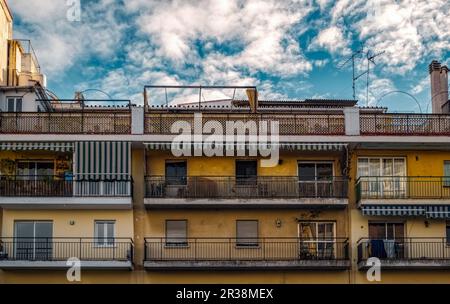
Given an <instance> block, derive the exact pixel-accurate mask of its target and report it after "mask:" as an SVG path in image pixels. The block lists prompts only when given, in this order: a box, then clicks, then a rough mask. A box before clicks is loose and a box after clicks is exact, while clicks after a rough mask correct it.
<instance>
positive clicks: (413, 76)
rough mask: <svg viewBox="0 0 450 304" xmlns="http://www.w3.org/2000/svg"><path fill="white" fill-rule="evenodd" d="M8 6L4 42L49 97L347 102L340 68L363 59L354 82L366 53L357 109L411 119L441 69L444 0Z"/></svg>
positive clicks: (60, 1)
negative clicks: (247, 92) (20, 52)
mask: <svg viewBox="0 0 450 304" xmlns="http://www.w3.org/2000/svg"><path fill="white" fill-rule="evenodd" d="M8 4H9V6H10V8H11V10H12V12H13V15H14V37H15V38H24V39H31V40H32V44H33V47H34V49H35V51H36V54H37V57H38V59H39V63H40V65H41V69H42V71H43V72H44V73H45V74H46V75H47V84H48V89H50V90H51V91H53V92H54V93H55V94H56V95H57V96H58V97H59V98H73V97H74V92H75V91H84V90H88V89H98V90H102V91H104V92H106V93H107V94H109V96H112V97H113V98H117V99H122V98H124V99H131V100H133V102H135V103H138V104H142V102H143V97H142V92H143V87H144V85H152V84H160V85H189V84H195V85H255V86H257V88H258V92H259V96H260V97H259V98H260V99H283V100H285V99H286V100H288V99H289V100H292V99H306V98H336V99H352V95H353V91H352V64H351V61H349V62H347V63H346V64H344V63H345V62H346V61H347V59H349V58H350V57H351V55H352V54H353V53H354V52H356V51H358V50H362V55H359V56H358V57H356V59H355V65H356V67H355V73H356V75H359V74H361V73H364V72H365V71H367V60H366V56H367V55H366V54H367V52H369V54H371V55H373V54H378V53H382V54H380V55H379V56H377V57H376V58H375V59H374V63H370V73H369V83H370V86H369V94H368V98H367V90H366V89H367V86H366V75H363V76H361V77H360V78H359V79H358V80H357V81H356V99H358V105H360V106H366V105H369V106H385V107H389V109H390V111H391V112H408V113H412V112H415V113H420V112H430V111H431V104H430V103H431V101H430V98H431V96H430V85H429V75H428V64H429V63H430V62H431V60H433V59H436V60H439V61H441V62H442V63H443V64H445V63H446V64H448V65H450V31H449V28H450V18H448V12H449V11H450V1H448V0H353V1H351V0H337V1H331V0H316V1H312V0H285V1H275V0H210V1H207V0H197V1H189V0H165V1H149V0H126V1H125V0H96V1H94V0H81V1H77V0H39V1H29V0H9V1H8ZM78 7H79V8H80V10H79V11H78V10H77V8H78ZM78 17H79V18H78ZM400 92H401V93H400ZM154 94H155V96H159V95H158V94H160V92H158V93H154ZM226 94H228V93H226ZM85 96H86V97H87V98H105V96H103V95H102V94H101V93H99V92H96V91H92V90H90V91H86V93H85ZM150 100H151V102H152V103H160V102H162V101H161V100H160V99H158V98H156V97H155V98H154V99H152V98H150Z"/></svg>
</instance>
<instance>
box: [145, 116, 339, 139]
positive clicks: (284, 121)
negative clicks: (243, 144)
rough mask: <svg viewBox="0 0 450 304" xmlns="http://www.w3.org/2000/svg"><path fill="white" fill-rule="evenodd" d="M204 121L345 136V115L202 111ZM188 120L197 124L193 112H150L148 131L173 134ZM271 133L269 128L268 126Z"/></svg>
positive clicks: (282, 130) (289, 131)
mask: <svg viewBox="0 0 450 304" xmlns="http://www.w3.org/2000/svg"><path fill="white" fill-rule="evenodd" d="M202 119H203V122H204V123H206V122H207V121H212V120H214V121H217V122H219V124H220V125H221V126H222V128H223V130H226V124H227V122H231V123H232V122H234V121H243V122H245V123H252V122H254V124H255V128H256V129H257V130H258V134H260V132H259V122H260V121H268V122H270V121H278V123H279V135H344V134H345V120H344V115H343V114H248V113H233V114H229V113H220V112H217V113H207V112H203V113H202ZM180 120H181V121H187V122H188V123H190V124H191V126H194V114H193V113H164V112H162V113H158V111H150V112H147V113H146V114H145V123H144V133H145V134H164V135H170V134H172V132H171V130H170V128H171V126H172V125H173V124H174V123H175V122H178V121H180ZM268 132H269V133H270V127H269V128H268Z"/></svg>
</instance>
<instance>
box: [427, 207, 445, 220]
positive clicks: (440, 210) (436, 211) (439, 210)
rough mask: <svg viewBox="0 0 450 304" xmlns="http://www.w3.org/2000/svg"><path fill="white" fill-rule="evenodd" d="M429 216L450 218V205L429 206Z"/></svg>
mask: <svg viewBox="0 0 450 304" xmlns="http://www.w3.org/2000/svg"><path fill="white" fill-rule="evenodd" d="M426 208H427V211H426V214H427V217H428V218H438V219H439V218H441V219H448V218H450V206H427V207H426Z"/></svg>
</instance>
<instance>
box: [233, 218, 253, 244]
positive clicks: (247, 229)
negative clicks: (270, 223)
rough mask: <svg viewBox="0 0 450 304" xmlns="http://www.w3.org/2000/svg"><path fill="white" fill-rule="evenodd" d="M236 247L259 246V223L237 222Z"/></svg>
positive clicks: (250, 221)
mask: <svg viewBox="0 0 450 304" xmlns="http://www.w3.org/2000/svg"><path fill="white" fill-rule="evenodd" d="M236 246H258V221H257V220H238V221H236Z"/></svg>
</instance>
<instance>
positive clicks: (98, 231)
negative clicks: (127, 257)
mask: <svg viewBox="0 0 450 304" xmlns="http://www.w3.org/2000/svg"><path fill="white" fill-rule="evenodd" d="M114 226H115V221H95V231H94V234H95V245H96V246H103V247H108V246H114V230H115V229H114V228H115V227H114Z"/></svg>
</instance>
